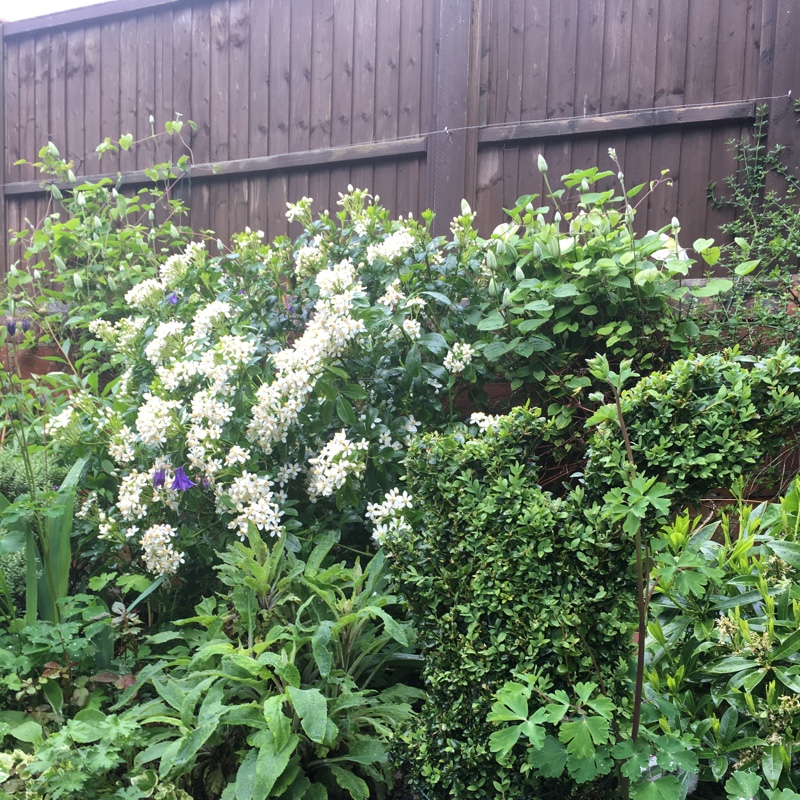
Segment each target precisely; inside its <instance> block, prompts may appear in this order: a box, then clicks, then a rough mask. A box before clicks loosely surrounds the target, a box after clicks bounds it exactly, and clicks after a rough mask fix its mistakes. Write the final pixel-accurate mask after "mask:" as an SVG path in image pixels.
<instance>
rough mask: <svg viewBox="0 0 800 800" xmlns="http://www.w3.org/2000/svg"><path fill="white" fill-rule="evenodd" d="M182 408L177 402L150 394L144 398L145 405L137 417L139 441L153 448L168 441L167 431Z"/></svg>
mask: <svg viewBox="0 0 800 800" xmlns="http://www.w3.org/2000/svg"><path fill="white" fill-rule="evenodd" d="M180 408H181V404H180V402H179V401H177V400H165V399H164V398H163V397H158V396H157V395H154V394H152V393H150V392H147V393H146V394H145V396H144V403H143V404H142V406H141V407H140V408H139V414H138V415H137V417H136V430H137V431H138V432H139V441H141V442H142V444H145V445H148V446H150V447H153V446H155V445H159V444H164V443H165V442H166V441H167V431H168V429H169V426H170V424H171V423H172V421H173V418H174V415H175V411H176V410H177V409H180Z"/></svg>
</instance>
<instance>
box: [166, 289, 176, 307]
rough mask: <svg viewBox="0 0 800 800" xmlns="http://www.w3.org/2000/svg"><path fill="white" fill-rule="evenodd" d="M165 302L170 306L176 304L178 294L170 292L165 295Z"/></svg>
mask: <svg viewBox="0 0 800 800" xmlns="http://www.w3.org/2000/svg"><path fill="white" fill-rule="evenodd" d="M167 302H168V303H169V304H170V305H171V306H176V305H178V295H177V294H176V293H175V292H171V293H170V294H168V295H167Z"/></svg>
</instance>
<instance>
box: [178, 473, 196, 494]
mask: <svg viewBox="0 0 800 800" xmlns="http://www.w3.org/2000/svg"><path fill="white" fill-rule="evenodd" d="M196 485H197V484H196V483H192V481H190V480H189V477H188V476H187V475H186V473H185V472H184V471H183V467H178V469H176V470H175V480H174V481H172V491H173V492H185V491H186V490H187V489H191V488H192V486H196Z"/></svg>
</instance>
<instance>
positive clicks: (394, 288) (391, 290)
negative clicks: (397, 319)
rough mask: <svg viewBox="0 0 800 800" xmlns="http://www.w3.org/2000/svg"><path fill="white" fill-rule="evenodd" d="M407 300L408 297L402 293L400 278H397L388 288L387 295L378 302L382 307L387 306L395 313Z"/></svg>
mask: <svg viewBox="0 0 800 800" xmlns="http://www.w3.org/2000/svg"><path fill="white" fill-rule="evenodd" d="M405 299H406V296H405V295H404V294H403V293H402V292H401V291H400V278H395V279H394V280H393V281H392V282H391V283H390V284H389V285H388V286H387V287H386V293H385V294H384V295H383V297H379V298H378V302H379V303H380V304H381V305H382V306H386V307H387V308H389V309H390V310H392V311H394V310H395V309H396V308H397V306H398V305H400V303H402V302H403V301H404V300H405Z"/></svg>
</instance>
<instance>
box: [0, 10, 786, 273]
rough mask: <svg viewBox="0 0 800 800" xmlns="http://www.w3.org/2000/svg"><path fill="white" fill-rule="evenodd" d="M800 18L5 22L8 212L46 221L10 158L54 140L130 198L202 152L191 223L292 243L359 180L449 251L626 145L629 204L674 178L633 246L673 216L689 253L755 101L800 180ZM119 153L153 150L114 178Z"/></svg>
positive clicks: (604, 14) (78, 16) (118, 17)
mask: <svg viewBox="0 0 800 800" xmlns="http://www.w3.org/2000/svg"><path fill="white" fill-rule="evenodd" d="M799 15H800V11H798V4H797V2H796V0H559V1H558V2H556V0H377V2H376V0H294V2H291V1H290V0H116V2H111V3H103V4H100V5H95V6H89V7H86V8H83V9H76V10H74V11H70V12H63V13H61V14H55V15H50V16H48V17H43V18H39V19H32V20H25V21H22V22H16V23H8V24H6V25H5V26H4V28H3V63H2V67H3V70H4V76H3V81H2V85H3V88H4V94H3V107H2V113H3V114H4V116H5V123H4V124H3V125H2V134H3V136H4V139H5V141H4V146H3V155H4V162H3V165H4V168H5V172H4V175H3V180H2V181H0V183H2V185H3V198H0V214H3V213H5V214H6V217H7V220H8V224H11V222H10V221H11V220H12V218H13V219H14V220H16V222H17V223H18V225H17V226H19V225H23V224H24V221H25V219H26V218H27V219H31V221H33V220H34V219H35V218H37V217H40V216H41V215H42V214H43V213H44V212H45V210H46V205H45V203H46V196H45V195H44V194H42V190H41V187H40V184H39V180H40V177H39V175H38V174H37V173H36V172H35V171H34V170H32V169H31V168H28V167H25V168H20V167H19V166H14V164H13V162H14V161H15V160H17V159H19V158H23V157H24V158H27V159H34V158H35V157H36V154H37V152H38V150H39V148H40V147H41V146H42V145H44V144H45V143H46V142H47V141H53V142H54V143H55V144H56V146H57V147H58V148H59V150H60V152H62V153H63V154H65V155H67V156H68V157H70V158H72V159H74V161H75V171H76V173H77V174H79V175H80V176H81V177H86V178H92V177H97V176H101V175H109V176H112V177H113V178H114V179H116V177H117V175H118V173H119V172H121V174H122V176H123V181H124V183H125V185H127V186H130V187H132V188H135V187H137V186H141V185H143V184H145V183H146V182H147V178H146V175H145V174H144V172H143V169H144V167H145V166H147V165H149V164H151V163H153V162H154V161H158V160H161V161H163V160H166V159H170V158H171V159H175V158H178V157H180V156H181V155H182V154H186V155H189V156H190V158H191V162H192V164H193V165H194V166H193V167H192V169H191V171H190V172H189V175H188V176H187V178H186V179H185V180H184V181H183V182H182V184H181V187H180V193H181V195H182V196H183V197H184V198H185V199H186V200H187V201H189V203H190V206H191V218H190V222H191V224H192V225H193V226H195V227H197V228H202V229H208V228H211V227H216V228H218V233H219V234H220V237H221V238H222V239H223V240H225V241H226V242H227V239H228V237H229V235H230V233H231V232H233V231H235V230H241V229H242V228H243V227H244V226H245V225H250V226H251V227H252V228H256V229H258V228H261V229H264V230H265V231H266V232H267V234H268V235H269V236H271V237H272V236H275V235H278V234H281V233H285V232H287V231H288V230H289V228H288V226H287V222H286V218H285V211H286V202H287V200H297V199H298V198H299V197H300V196H302V195H303V194H308V195H311V196H313V197H314V199H315V208H316V209H317V210H323V209H325V208H327V209H329V210H330V211H332V212H333V211H335V210H336V200H337V198H338V195H339V193H340V192H343V191H346V188H347V186H348V184H351V183H352V184H354V185H356V186H360V187H362V188H365V189H367V190H369V191H371V192H373V193H378V194H380V195H381V197H382V200H383V202H384V203H385V204H386V205H388V206H389V207H390V209H391V210H392V212H393V213H395V214H404V215H405V214H408V213H414V214H416V215H418V214H419V213H420V212H421V211H422V210H423V209H424V208H426V207H427V206H431V205H432V206H434V208H435V210H436V211H437V215H438V221H437V230H438V231H442V232H444V231H446V228H447V224H448V222H449V218H450V216H452V215H453V214H456V213H458V212H459V209H460V200H461V198H462V197H467V198H468V199H469V200H470V203H471V204H472V206H473V207H474V208H476V210H477V212H478V220H479V224H480V229H481V231H482V232H484V233H488V232H491V230H492V229H493V228H494V227H495V226H496V225H497V224H498V223H499V222H501V221H503V213H502V210H501V209H502V207H503V206H509V205H510V204H511V203H513V202H514V200H515V199H516V197H517V196H518V195H520V194H523V193H534V194H541V193H542V191H543V183H542V178H541V175H540V174H539V172H538V170H537V167H536V160H537V156H538V155H539V154H540V153H542V154H544V155H545V157H546V158H547V160H548V163H549V165H550V173H549V175H550V177H551V179H553V180H554V182H557V181H558V178H559V177H560V175H561V174H562V173H565V172H568V171H571V170H573V169H576V168H583V167H588V166H591V165H593V164H598V165H599V166H601V167H602V168H606V167H608V166H609V160H608V154H607V150H608V148H609V147H614V148H615V149H616V151H617V154H618V156H619V158H620V161H621V162H622V168H623V171H624V172H625V175H626V180H627V182H628V184H629V185H632V184H634V183H639V182H642V181H646V180H648V179H651V178H656V177H658V175H659V172H660V170H661V169H662V168H666V167H669V168H670V170H671V175H672V176H673V177H674V178H675V181H676V183H675V186H674V187H673V188H672V189H671V190H669V189H666V188H665V189H662V190H659V191H658V192H656V193H655V194H654V195H653V196H652V197H651V198H649V199H648V200H647V202H645V203H642V204H641V205H640V206H639V208H638V213H637V227H640V228H644V229H646V228H647V227H657V226H659V225H662V224H664V222H665V220H666V221H669V218H670V217H671V216H672V215H673V214H677V215H678V216H679V217H680V218H681V220H682V222H683V226H684V230H683V231H682V236H685V237H686V238H685V241H687V240H690V239H691V238H694V237H696V236H699V235H705V236H716V229H717V228H718V226H719V225H720V224H721V223H723V222H724V221H726V220H727V219H729V214H728V213H727V212H719V211H715V210H713V209H710V208H709V206H708V204H707V202H706V184H707V183H708V182H709V181H717V182H721V181H722V180H723V179H724V177H725V175H727V174H730V172H731V171H732V170H733V168H734V166H735V165H734V163H733V160H732V157H731V155H730V152H729V151H728V147H727V141H728V139H730V138H733V137H737V136H740V135H742V134H743V133H746V132H747V128H748V126H749V125H750V124H751V123H752V120H753V113H754V107H755V104H756V103H757V102H759V103H760V102H764V100H763V98H768V97H771V96H773V95H780V97H777V98H775V99H772V100H771V101H769V115H770V129H769V130H770V144H778V143H780V144H783V145H786V146H787V149H786V150H785V151H784V155H785V157H786V159H788V163H789V166H790V168H791V169H793V170H796V169H797V167H798V165H799V164H800V153H799V152H798V150H799V149H800V148H798V147H796V146H795V145H794V141H795V138H796V135H797V125H796V121H795V115H794V112H793V103H792V101H791V99H790V98H789V96H788V92H789V91H790V90H792V91H793V94H795V95H796V94H797V93H798V92H799V91H800V59H798V58H797V57H796V53H795V50H796V47H797V45H796V42H797V41H798V39H800V19H798V16H799ZM759 98H761V99H759ZM609 112H611V113H609ZM176 114H181V115H182V118H183V119H184V120H187V121H188V120H189V119H191V120H194V122H195V123H196V124H197V130H196V131H190V129H189V128H188V126H187V127H185V128H184V132H183V139H184V140H185V144H184V143H183V142H181V141H180V140H177V139H173V140H168V139H167V137H165V136H163V133H161V132H163V128H164V123H165V122H166V121H167V120H169V119H172V118H174V117H175V115H176ZM150 115H152V116H153V120H154V126H155V129H156V132H157V133H159V144H158V148H156V146H155V144H154V142H153V141H152V139H151V138H150V134H151V123H150ZM124 133H131V134H133V136H134V139H135V140H137V142H138V143H137V144H134V146H133V147H132V148H131V150H130V151H128V152H119V153H116V154H109V155H107V156H105V157H104V158H103V159H102V161H100V162H98V158H97V155H96V153H95V148H96V146H97V144H98V142H99V141H100V140H101V139H102V138H103V137H105V136H109V137H111V138H112V139H114V140H116V139H118V137H119V136H120V135H121V134H124ZM351 145H357V146H356V147H352V148H351ZM15 198H16V199H15ZM21 198H24V199H21ZM3 199H4V202H5V205H4V204H3V202H2V200H3ZM292 232H294V233H297V231H296V230H294V229H293V230H292ZM15 252H17V253H19V248H17V249H16V251H15ZM3 258H4V261H3V260H1V259H3ZM8 258H9V255H8V253H7V252H6V253H3V254H0V271H2V270H3V269H4V268H5V267H4V266H3V264H7V263H8Z"/></svg>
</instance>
